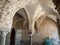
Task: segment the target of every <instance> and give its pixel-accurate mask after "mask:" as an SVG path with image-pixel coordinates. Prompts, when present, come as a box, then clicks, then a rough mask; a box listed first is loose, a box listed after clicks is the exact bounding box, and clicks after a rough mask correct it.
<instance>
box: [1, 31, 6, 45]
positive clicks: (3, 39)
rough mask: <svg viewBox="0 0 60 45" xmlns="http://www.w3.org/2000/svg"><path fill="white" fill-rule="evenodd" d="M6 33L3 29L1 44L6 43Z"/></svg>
mask: <svg viewBox="0 0 60 45" xmlns="http://www.w3.org/2000/svg"><path fill="white" fill-rule="evenodd" d="M6 35H7V32H3V31H1V32H0V40H1V41H0V45H5V40H6Z"/></svg>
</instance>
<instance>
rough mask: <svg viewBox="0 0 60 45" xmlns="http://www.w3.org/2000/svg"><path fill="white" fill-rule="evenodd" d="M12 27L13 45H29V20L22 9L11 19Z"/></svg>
mask: <svg viewBox="0 0 60 45" xmlns="http://www.w3.org/2000/svg"><path fill="white" fill-rule="evenodd" d="M12 27H13V28H14V29H15V32H16V33H15V34H16V35H15V45H30V44H29V43H30V42H29V40H30V39H29V33H28V32H29V19H28V16H27V13H26V11H25V9H24V8H22V9H20V10H18V11H17V12H16V13H15V16H14V18H13V24H12Z"/></svg>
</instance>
